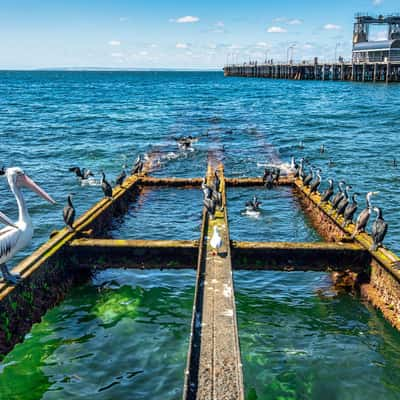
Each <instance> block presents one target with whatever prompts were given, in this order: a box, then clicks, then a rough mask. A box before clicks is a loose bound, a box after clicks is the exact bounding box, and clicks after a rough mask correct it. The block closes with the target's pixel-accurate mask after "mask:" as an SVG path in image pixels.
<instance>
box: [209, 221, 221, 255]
mask: <svg viewBox="0 0 400 400" xmlns="http://www.w3.org/2000/svg"><path fill="white" fill-rule="evenodd" d="M210 245H211V247H212V248H213V249H216V250H218V249H219V248H220V247H221V246H222V238H221V236H220V235H219V232H218V228H217V226H216V225H214V232H213V235H212V238H211V240H210Z"/></svg>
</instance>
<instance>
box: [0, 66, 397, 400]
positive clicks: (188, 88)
mask: <svg viewBox="0 0 400 400" xmlns="http://www.w3.org/2000/svg"><path fill="white" fill-rule="evenodd" d="M398 90H399V87H398V85H389V86H386V85H370V84H362V85H361V84H354V83H351V82H319V81H310V82H308V81H302V82H298V81H283V80H262V79H258V80H257V79H254V80H251V79H236V78H235V79H230V78H224V77H223V74H222V73H218V72H215V73H197V72H191V73H178V72H135V73H130V72H39V71H38V72H0V154H1V155H2V160H0V161H1V162H2V164H3V163H4V164H5V165H6V166H14V165H16V166H21V167H23V168H24V169H25V170H26V172H27V173H28V174H29V175H30V176H31V177H32V178H33V179H35V180H36V181H37V182H38V183H39V184H40V185H41V186H43V188H45V190H46V191H48V192H49V193H50V194H51V195H52V196H53V197H54V198H55V199H56V200H57V201H58V205H56V206H51V205H48V204H46V203H43V202H42V200H41V199H39V198H38V197H37V196H36V195H35V194H32V193H31V192H26V198H27V201H28V204H29V210H30V213H31V215H32V219H33V222H34V226H35V236H34V240H33V243H32V245H31V246H30V247H28V248H26V249H25V250H24V251H23V252H21V253H20V254H19V255H18V256H17V257H16V259H15V260H14V262H17V261H18V260H21V259H22V258H23V257H24V256H26V255H28V254H29V253H30V252H32V251H33V250H34V249H35V248H37V247H38V246H39V245H40V244H42V243H44V242H45V241H46V240H47V239H48V236H49V234H50V232H51V231H52V230H54V229H59V228H60V227H61V226H62V219H61V212H62V208H63V206H64V203H65V200H66V196H67V194H68V193H71V192H74V193H75V196H74V203H75V206H76V209H77V214H78V215H79V214H81V213H83V212H84V211H86V210H87V209H88V208H89V207H91V206H92V205H93V204H94V203H95V202H97V201H98V200H99V199H100V198H101V197H102V192H101V189H100V188H99V187H98V186H93V187H90V186H89V187H88V186H86V187H82V186H80V185H79V184H78V182H77V180H76V178H75V177H74V176H73V175H72V174H70V173H69V172H68V168H69V167H71V166H74V165H79V166H81V167H86V168H90V169H91V170H92V171H93V172H94V173H95V175H96V178H98V177H99V172H100V170H104V171H105V172H106V175H107V178H108V179H109V180H110V181H112V180H113V179H115V177H116V176H117V175H118V174H119V173H120V172H121V168H122V165H123V164H124V163H125V162H127V163H128V167H130V166H131V164H132V163H133V160H134V159H135V158H136V156H137V155H138V154H139V153H142V154H143V153H150V152H158V153H159V154H161V155H162V158H161V160H160V168H159V169H157V170H156V171H154V174H155V175H157V176H178V177H185V176H186V177H193V176H202V175H203V174H204V173H205V169H206V165H207V153H208V150H209V149H210V148H211V149H216V150H218V151H219V152H220V154H222V157H223V161H224V164H225V173H226V175H227V176H236V177H239V176H257V175H258V176H260V175H261V174H262V172H263V165H265V163H268V162H281V161H289V159H290V156H291V155H292V154H293V155H295V156H296V157H297V158H300V157H301V156H305V157H308V158H309V159H310V160H311V162H312V163H313V165H315V166H317V167H320V168H321V169H322V170H323V180H324V182H323V184H322V189H325V187H326V181H325V180H326V179H327V178H329V177H332V178H334V179H335V181H338V180H339V179H346V181H347V182H348V183H349V184H352V185H353V187H354V190H355V191H358V192H360V193H361V194H363V193H365V192H367V191H369V190H379V191H380V194H379V196H377V197H376V200H375V204H376V205H378V206H381V207H382V208H383V209H384V215H385V218H386V219H387V220H388V222H389V232H388V236H387V238H386V240H385V243H386V244H387V245H388V246H389V247H390V248H392V249H393V250H395V251H397V252H399V251H400V246H399V241H398V237H399V235H400V219H399V218H398V204H399V203H400V178H399V176H400V175H399V171H400V170H399V169H398V168H397V167H394V166H393V163H392V159H393V157H397V156H398V154H399V150H400V135H399V134H398V115H399V110H400V97H399V96H398ZM388 104H390V106H387V105H388ZM189 134H191V135H192V136H198V137H199V142H198V143H196V144H195V146H194V151H193V152H182V151H180V150H179V149H178V148H177V145H176V141H175V138H176V137H179V136H183V135H189ZM300 141H302V142H303V145H304V148H302V149H300V148H299V146H298V144H299V142H300ZM321 144H324V146H325V148H326V151H325V153H323V154H321V153H320V152H319V148H320V146H321ZM330 160H332V162H330ZM254 194H256V195H257V196H258V197H259V200H260V201H261V202H262V203H263V204H262V213H261V215H260V217H259V218H258V219H255V218H250V217H248V216H246V215H243V210H244V204H245V202H246V201H247V200H250V199H251V197H252V196H253V195H254ZM360 197H361V198H360V207H363V206H364V200H363V198H362V197H363V196H360ZM201 202H202V198H201V192H200V191H196V190H177V191H175V190H169V189H165V190H164V189H162V190H151V191H146V192H145V193H143V196H141V197H139V198H138V199H137V201H136V203H133V204H132V206H131V208H130V210H129V213H128V214H127V215H126V216H124V217H122V218H121V219H120V220H117V221H116V222H115V224H114V225H113V227H112V229H111V231H110V233H109V236H112V237H116V238H132V239H135V238H148V239H153V238H157V239H197V238H198V235H199V232H200V231H199V228H200V221H201ZM228 208H229V210H228V213H229V219H230V228H231V238H232V239H234V240H260V241H271V240H272V241H274V240H282V241H318V240H320V238H319V237H318V235H317V234H316V233H315V232H314V231H313V229H312V228H311V226H310V224H309V222H308V221H307V218H306V217H305V216H304V215H303V213H302V212H301V210H300V208H299V206H298V204H297V203H296V201H295V200H294V199H293V198H292V197H291V193H290V191H288V190H287V189H285V188H279V189H277V190H274V191H271V192H266V191H263V190H260V189H259V188H257V189H256V188H254V189H253V188H242V189H239V190H237V191H236V190H235V191H233V190H229V191H228ZM0 210H1V211H3V212H6V214H8V215H10V216H11V217H13V218H15V217H16V207H15V200H14V198H13V196H12V195H11V194H10V191H9V189H8V187H7V185H6V182H5V181H4V180H2V179H0ZM12 265H13V263H11V266H12ZM194 284H195V272H194V271H191V270H188V271H182V270H180V271H168V270H164V271H153V270H152V271H126V270H123V269H113V270H108V271H103V272H100V273H97V274H96V275H95V276H94V278H93V280H92V281H91V282H89V283H88V284H87V285H84V286H82V287H78V288H75V289H74V290H72V291H71V292H70V293H68V295H67V297H66V299H65V301H63V302H62V303H61V304H60V305H59V306H57V307H55V308H54V309H52V310H49V311H48V313H47V314H46V315H45V316H44V318H43V320H42V322H41V323H38V324H36V325H34V327H33V329H32V331H31V332H30V333H29V334H27V336H26V338H25V341H24V342H23V343H21V344H18V345H17V346H16V347H15V349H14V350H13V351H12V352H10V354H8V355H7V356H6V357H5V358H4V359H3V360H2V361H1V362H0V400H39V399H45V400H48V399H51V400H59V399H72V400H75V399H77V400H78V399H79V400H80V399H95V400H97V399H102V400H103V399H104V400H109V399H112V400H114V399H118V400H128V399H129V400H130V399H149V398H152V399H180V398H181V396H182V387H183V381H184V368H185V365H186V354H187V350H188V341H189V332H190V321H191V312H192V301H193V291H194ZM234 284H235V292H236V302H237V311H238V325H239V336H240V346H241V354H242V362H243V372H244V385H245V393H246V399H247V400H255V399H260V400H261V399H268V400H269V399H271V400H272V399H279V400H289V399H290V400H292V399H293V400H294V399H296V400H298V399H307V400H309V399H312V400H314V399H316V400H319V399H321V400H325V399H327V400H330V399H332V400H333V399H334V400H336V399H337V400H342V399H344V400H361V399H362V400H365V399H373V400H380V399H383V400H392V399H400V376H399V372H398V371H399V370H400V368H399V367H400V365H399V361H398V359H399V357H398V355H399V354H400V337H399V334H398V332H396V331H395V330H393V329H392V328H391V327H390V326H389V324H388V323H387V322H386V321H385V320H384V319H383V318H382V316H381V315H380V313H379V312H376V311H375V310H374V309H372V308H370V307H369V306H366V305H364V304H362V303H360V301H359V299H357V298H354V297H352V296H349V295H344V294H341V295H338V294H336V293H334V292H332V291H331V289H330V278H329V275H328V274H324V273H311V272H310V273H280V272H261V271H257V272H248V271H235V273H234Z"/></svg>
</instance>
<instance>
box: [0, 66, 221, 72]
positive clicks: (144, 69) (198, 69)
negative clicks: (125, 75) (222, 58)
mask: <svg viewBox="0 0 400 400" xmlns="http://www.w3.org/2000/svg"><path fill="white" fill-rule="evenodd" d="M0 71H97V72H100V71H103V72H106V71H110V72H118V71H120V72H124V71H125V72H174V71H178V72H216V71H218V72H219V71H222V68H126V67H125V68H118V67H42V68H0Z"/></svg>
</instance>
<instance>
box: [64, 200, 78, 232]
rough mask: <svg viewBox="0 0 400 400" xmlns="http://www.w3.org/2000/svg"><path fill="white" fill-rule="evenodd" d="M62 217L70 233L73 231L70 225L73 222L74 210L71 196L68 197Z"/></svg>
mask: <svg viewBox="0 0 400 400" xmlns="http://www.w3.org/2000/svg"><path fill="white" fill-rule="evenodd" d="M63 217H64V222H65V225H67V226H68V229H69V231H70V232H72V231H73V230H74V228H73V227H72V224H73V223H74V220H75V208H74V206H73V204H72V194H69V195H68V199H67V205H66V206H65V207H64V209H63Z"/></svg>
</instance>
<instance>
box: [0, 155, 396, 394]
mask: <svg viewBox="0 0 400 400" xmlns="http://www.w3.org/2000/svg"><path fill="white" fill-rule="evenodd" d="M215 171H217V172H218V174H217V176H218V177H219V179H220V182H219V184H218V186H219V188H220V193H221V207H219V208H218V209H217V210H216V211H215V214H214V215H210V213H209V212H208V211H207V209H206V208H205V207H204V208H203V212H202V220H201V230H200V235H199V239H198V240H196V241H178V240H173V239H172V240H132V239H128V238H127V239H125V240H122V239H112V238H106V233H107V230H108V228H109V227H110V224H111V222H112V220H113V218H114V217H115V216H118V215H121V214H124V213H125V212H126V211H127V210H128V207H129V205H130V204H131V203H132V202H134V201H136V200H137V199H138V197H140V195H141V191H142V188H144V187H166V186H167V187H172V188H173V187H175V188H177V187H186V188H196V189H200V187H201V185H202V182H203V180H202V178H196V177H195V178H157V177H151V176H148V175H147V174H146V168H144V170H143V171H142V172H140V173H137V174H135V175H131V176H129V177H128V178H127V179H126V180H125V181H124V182H123V183H122V184H121V185H119V186H117V187H116V188H115V189H114V190H113V196H112V198H104V199H102V200H101V201H100V202H99V203H97V204H96V205H95V206H94V207H92V208H91V209H90V210H88V211H87V212H86V213H85V214H83V215H82V216H81V217H80V218H78V219H77V220H76V221H75V223H74V224H73V230H72V231H71V230H70V229H68V228H64V229H62V230H61V231H59V232H55V233H54V234H53V235H52V237H51V238H50V240H49V241H48V242H47V243H45V244H44V245H43V246H42V247H40V248H39V249H38V250H37V251H35V252H34V253H33V254H32V255H31V256H29V257H28V258H26V259H25V260H23V261H22V262H21V263H20V264H19V265H18V266H17V267H16V268H15V269H14V270H15V271H16V272H19V273H20V274H21V277H22V278H23V279H22V282H21V283H19V284H18V285H16V286H13V285H11V284H8V283H1V284H0V352H1V353H2V354H5V353H7V352H8V351H10V350H11V349H12V348H13V346H14V345H15V344H16V343H17V342H19V341H22V340H23V339H24V335H25V334H26V333H27V332H29V330H30V328H31V326H32V324H33V323H34V322H37V321H39V320H40V318H41V316H42V315H43V314H44V313H45V312H46V311H47V310H48V309H49V308H51V307H52V306H53V305H55V304H56V303H58V302H59V301H60V300H61V299H62V298H63V296H64V295H65V294H66V293H67V291H68V290H69V288H71V287H72V286H73V285H74V284H77V283H79V282H81V281H82V280H85V279H89V277H90V274H91V271H92V270H93V269H104V268H109V267H113V268H118V267H120V268H141V269H144V268H163V269H164V268H173V269H180V268H197V276H196V286H195V296H194V302H193V314H192V321H191V333H190V340H189V350H188V356H187V366H186V369H185V371H184V376H185V379H184V390H183V398H184V399H185V400H192V399H217V398H218V399H232V400H233V399H235V400H237V399H239V400H240V399H244V390H243V377H242V363H241V356H240V346H239V339H238V329H237V320H236V307H235V291H234V284H233V278H232V271H233V270H234V269H251V270H283V271H288V272H290V271H295V270H301V271H309V270H311V271H328V272H335V276H336V283H337V284H340V283H341V284H343V285H344V286H346V288H348V289H351V290H356V291H359V292H360V293H361V294H362V296H364V297H365V298H367V299H369V300H370V301H371V302H372V303H373V304H374V305H375V306H376V307H378V308H379V309H380V310H382V312H383V314H384V315H385V317H386V318H387V319H388V320H389V321H390V322H391V323H392V325H393V326H395V327H396V328H397V329H400V319H399V315H400V271H398V270H397V269H396V265H398V263H399V261H400V259H399V258H398V257H397V256H396V255H395V254H393V253H392V252H390V251H389V250H387V249H385V248H379V249H378V250H377V251H372V250H371V244H372V239H371V237H370V236H369V235H368V234H366V233H360V234H355V235H354V238H352V235H353V233H354V229H355V226H354V224H349V225H348V226H346V227H345V228H343V227H342V225H343V217H340V216H339V217H337V216H334V215H331V210H332V206H331V205H330V204H329V203H328V204H325V203H322V204H321V196H320V194H319V193H318V192H316V193H310V189H308V188H306V187H305V186H304V185H303V182H302V181H301V180H300V179H295V178H294V177H292V176H287V177H281V178H279V180H278V182H276V183H275V185H285V186H289V187H291V188H292V191H293V196H296V198H297V199H298V201H299V203H300V205H301V206H302V208H303V210H304V212H305V213H306V215H307V216H308V217H309V219H310V222H311V223H312V225H313V226H314V228H315V229H316V230H317V231H318V233H319V234H320V235H321V237H323V238H324V239H325V241H322V242H318V243H286V242H268V241H262V242H238V241H231V240H230V234H229V218H228V213H229V203H228V202H227V200H226V192H227V190H235V188H237V187H244V186H246V187H262V186H263V185H264V181H263V178H262V177H253V178H251V177H250V178H227V177H225V171H224V166H223V164H222V163H221V162H220V161H219V160H218V159H217V158H216V157H215V156H214V155H213V154H212V153H210V155H209V160H208V168H207V174H206V176H207V182H206V183H207V184H208V185H212V184H215V177H216V175H215ZM275 185H274V187H273V188H272V190H275V189H274V188H276V186H275ZM215 231H217V232H219V237H220V241H219V244H218V246H216V245H214V244H213V242H212V241H211V240H210V239H211V237H212V236H213V232H215ZM265 239H266V240H268V238H265Z"/></svg>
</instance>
